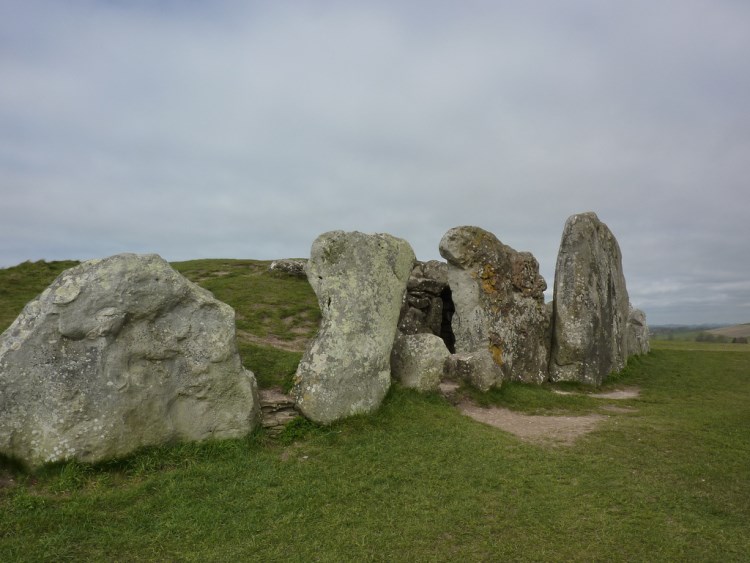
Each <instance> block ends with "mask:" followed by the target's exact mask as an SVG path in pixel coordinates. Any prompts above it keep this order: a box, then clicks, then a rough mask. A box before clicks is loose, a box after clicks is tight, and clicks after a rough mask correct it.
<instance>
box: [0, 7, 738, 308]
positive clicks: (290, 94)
mask: <svg viewBox="0 0 750 563" xmlns="http://www.w3.org/2000/svg"><path fill="white" fill-rule="evenodd" d="M6 4H9V7H10V8H12V9H10V10H5V11H6V12H7V13H9V14H11V16H10V17H8V18H4V19H3V21H2V22H0V52H2V56H0V79H1V80H2V83H3V84H12V85H13V86H12V88H3V89H0V190H1V192H2V194H1V195H2V199H3V204H2V206H1V207H0V264H2V265H6V266H7V265H11V264H13V263H17V262H19V261H22V260H24V259H27V258H47V259H59V258H88V257H93V256H101V255H107V254H111V253H114V252H119V251H124V250H132V251H155V252H159V253H161V254H163V255H164V256H165V257H166V258H168V259H172V260H175V259H187V258H193V257H204V256H237V257H254V258H276V257H279V256H283V255H290V256H304V255H306V254H307V252H308V251H309V246H310V243H311V242H312V240H313V239H314V238H315V236H317V234H319V233H320V232H322V231H326V230H330V229H336V228H344V229H357V230H361V231H368V232H375V231H387V232H392V233H393V234H395V235H398V236H402V237H404V238H406V239H407V240H409V241H410V242H411V243H412V245H413V246H414V248H415V250H416V252H417V255H418V256H419V257H420V258H424V259H427V258H437V257H438V253H437V245H438V242H439V240H440V237H441V236H442V234H443V233H444V232H445V231H446V230H447V229H448V228H450V227H453V226H456V225H460V224H476V225H479V226H482V227H484V228H486V229H488V230H491V231H492V232H494V233H496V234H497V235H498V237H499V238H500V239H501V240H503V242H505V243H507V244H510V245H511V246H513V247H515V248H517V249H519V250H530V251H532V252H533V253H534V254H535V255H536V256H537V258H538V259H539V262H540V264H541V268H542V273H543V275H544V276H545V278H546V279H547V281H548V284H549V285H550V286H551V285H552V277H553V271H554V262H555V257H556V253H557V246H558V244H559V238H560V233H561V232H562V227H563V224H564V222H565V219H566V218H567V216H568V215H570V214H572V213H576V212H581V211H585V210H594V211H596V212H597V213H598V214H599V216H600V218H602V220H604V221H605V222H607V223H608V224H609V226H610V227H611V228H612V230H613V231H614V232H615V234H616V235H617V237H618V239H619V241H620V244H621V247H622V249H623V256H624V265H625V273H626V277H627V278H628V281H629V289H630V293H631V295H632V297H633V301H634V303H635V304H636V305H637V306H641V307H643V308H645V309H646V312H647V313H648V314H649V317H650V319H651V321H652V322H721V321H726V322H735V321H740V320H743V319H745V320H747V314H748V311H747V310H746V308H743V307H742V306H741V304H742V303H747V302H749V301H750V294H749V293H748V290H747V287H746V286H743V285H742V281H743V280H746V279H750V276H748V274H749V273H750V271H749V270H750V265H748V260H747V251H746V242H745V241H746V240H747V235H748V227H747V223H748V222H747V219H746V216H747V214H748V213H747V212H748V199H749V197H750V196H748V195H747V190H746V186H745V179H746V178H748V177H749V176H750V123H748V121H750V117H749V116H750V114H749V113H748V112H747V111H746V100H747V99H750V95H749V94H750V68H749V67H750V63H749V62H748V59H747V57H746V53H747V52H748V51H750V38H748V37H747V34H746V29H747V27H748V24H749V23H750V9H749V8H748V7H746V6H745V5H744V4H741V3H737V2H731V1H729V0H725V1H717V2H710V3H707V2H701V1H698V0H688V1H686V2H680V3H675V2H668V1H664V2H645V1H642V2H641V1H639V2H630V3H620V4H612V3H608V4H602V3H600V2H593V1H585V0H576V1H570V2H551V1H550V2H542V3H533V4H532V3H516V4H515V5H511V4H510V3H498V2H482V1H469V2H462V3H455V4H454V3H447V2H446V3H434V2H413V3H412V2H409V3H403V2H398V3H397V2H363V3H356V4H354V3H349V2H331V3H325V4H323V3H319V2H298V3H294V4H282V3H267V4H266V3H245V2H215V3H199V2H194V3H193V2H189V3H183V2H179V3H178V2H158V3H151V2H136V3H132V2H122V3H112V2H98V1H93V0H90V1H85V2H83V1H82V2H72V3H67V4H65V5H64V6H63V5H62V4H60V3H57V2H20V1H19V2H10V3H7V2H6ZM720 284H729V285H720ZM719 296H721V297H719Z"/></svg>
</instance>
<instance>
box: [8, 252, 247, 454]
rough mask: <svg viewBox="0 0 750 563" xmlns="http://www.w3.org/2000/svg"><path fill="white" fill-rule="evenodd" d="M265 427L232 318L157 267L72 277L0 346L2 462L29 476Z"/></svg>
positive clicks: (149, 263)
mask: <svg viewBox="0 0 750 563" xmlns="http://www.w3.org/2000/svg"><path fill="white" fill-rule="evenodd" d="M258 415H259V405H258V397H257V388H256V383H255V377H254V376H253V374H252V373H251V372H249V371H246V370H244V369H243V367H242V365H241V363H240V357H239V355H238V353H237V347H236V343H235V327H234V311H233V310H232V308H231V307H229V306H228V305H226V304H224V303H221V302H220V301H217V300H216V299H214V297H213V296H212V295H211V294H210V293H209V292H208V291H206V290H204V289H201V288H200V287H198V286H197V285H195V284H193V283H191V282H189V281H188V280H187V279H185V278H184V277H183V276H182V275H180V274H179V273H177V272H176V271H175V270H173V269H172V268H171V267H170V266H169V264H168V263H167V262H165V261H164V260H163V259H162V258H160V257H159V256H156V255H146V256H139V255H134V254H122V255H118V256H113V257H110V258H106V259H104V260H92V261H90V262H85V263H83V264H80V265H79V266H76V267H74V268H71V269H70V270H67V271H65V272H63V273H62V274H61V275H60V276H59V277H58V278H57V279H56V280H55V281H54V282H53V283H52V285H50V287H49V288H47V289H46V290H45V291H44V292H43V293H42V294H41V295H40V296H39V297H37V298H36V299H35V300H33V301H32V302H30V303H29V304H28V305H27V306H26V308H25V309H24V310H23V312H22V313H21V315H20V316H19V317H18V318H17V319H16V321H15V322H14V323H13V324H12V325H11V326H10V328H8V330H6V331H5V332H4V333H3V334H2V336H0V452H1V453H3V454H5V455H7V456H11V457H14V458H17V459H19V460H21V461H23V462H25V463H26V464H28V465H30V466H37V465H40V464H42V463H45V462H52V461H58V460H64V459H71V458H75V459H78V460H82V461H87V462H94V461H98V460H102V459H105V458H111V457H115V456H122V455H125V454H128V453H130V452H132V451H134V450H136V449H138V448H140V447H143V446H148V445H158V444H163V443H166V442H173V441H200V440H206V439H208V438H230V437H239V436H243V435H246V434H247V433H249V432H250V431H251V430H252V429H253V428H254V426H255V424H256V422H257V420H258Z"/></svg>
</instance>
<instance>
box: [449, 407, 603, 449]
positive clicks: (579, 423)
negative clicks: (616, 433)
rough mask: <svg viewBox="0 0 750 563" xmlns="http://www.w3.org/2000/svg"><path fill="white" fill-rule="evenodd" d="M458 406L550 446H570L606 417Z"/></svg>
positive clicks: (521, 436) (489, 422)
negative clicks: (556, 414)
mask: <svg viewBox="0 0 750 563" xmlns="http://www.w3.org/2000/svg"><path fill="white" fill-rule="evenodd" d="M458 409H459V410H460V411H461V412H462V413H463V414H465V415H466V416H469V417H471V418H473V419H474V420H476V421H479V422H483V423H484V424H489V425H490V426H494V427H496V428H500V429H501V430H505V431H506V432H510V433H511V434H514V435H515V436H518V437H519V438H521V439H522V440H524V441H527V442H535V443H542V444H545V445H551V446H555V445H562V446H570V445H572V444H573V442H575V440H576V438H579V437H580V436H583V435H584V434H588V433H589V432H592V431H594V430H595V429H596V427H597V426H598V425H599V423H601V422H602V421H604V420H606V419H607V417H606V416H604V415H601V414H588V415H583V416H537V415H530V414H523V413H518V412H513V411H511V410H508V409H503V408H498V407H492V408H487V409H485V408H482V407H480V406H477V405H475V404H473V403H470V402H468V401H462V402H461V403H459V404H458Z"/></svg>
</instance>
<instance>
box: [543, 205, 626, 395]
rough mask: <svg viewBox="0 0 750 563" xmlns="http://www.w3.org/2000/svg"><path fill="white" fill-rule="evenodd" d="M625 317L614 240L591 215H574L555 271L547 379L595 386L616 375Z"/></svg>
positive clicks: (623, 352)
mask: <svg viewBox="0 0 750 563" xmlns="http://www.w3.org/2000/svg"><path fill="white" fill-rule="evenodd" d="M628 312H629V301H628V291H627V289H626V287H625V277H624V276H623V272H622V255H621V253H620V247H619V245H618V244H617V240H616V239H615V237H614V235H613V234H612V232H611V231H610V230H609V228H608V227H607V226H606V225H605V224H604V223H602V222H601V221H600V220H599V218H598V217H597V216H596V214H594V213H590V212H589V213H581V214H579V215H573V216H572V217H570V218H569V219H568V220H567V222H566V223H565V228H564V230H563V235H562V241H561V242H560V252H559V254H558V256H557V266H556V269H555V287H554V313H553V337H552V356H551V359H550V379H551V380H552V381H580V382H582V383H587V384H591V385H599V384H601V383H602V381H603V380H604V379H605V378H606V377H607V375H608V374H609V373H611V372H613V371H619V370H621V369H622V368H623V367H624V366H625V361H626V360H627V322H628Z"/></svg>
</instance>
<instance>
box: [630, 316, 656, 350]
mask: <svg viewBox="0 0 750 563" xmlns="http://www.w3.org/2000/svg"><path fill="white" fill-rule="evenodd" d="M650 349H651V348H650V345H649V341H648V324H646V313H644V312H643V311H641V310H640V309H630V314H629V315H628V356H640V355H642V354H648V352H649V350H650Z"/></svg>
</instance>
